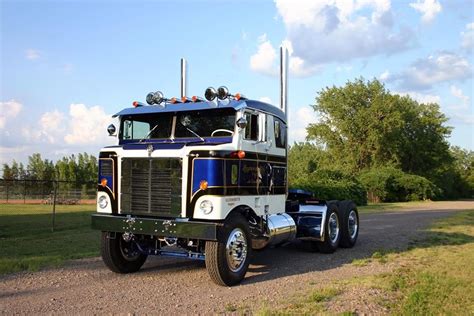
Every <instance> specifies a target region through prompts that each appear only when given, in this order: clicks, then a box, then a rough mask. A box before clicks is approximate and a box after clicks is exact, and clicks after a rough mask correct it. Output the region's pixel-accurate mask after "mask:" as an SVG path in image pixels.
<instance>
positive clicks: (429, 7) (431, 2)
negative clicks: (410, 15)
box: [410, 0, 443, 23]
mask: <svg viewBox="0 0 474 316" xmlns="http://www.w3.org/2000/svg"><path fill="white" fill-rule="evenodd" d="M410 7H412V8H413V9H415V10H416V11H418V12H420V13H421V20H422V21H423V23H429V22H431V21H433V19H434V18H435V17H436V15H437V14H438V13H440V12H441V11H442V9H443V7H442V6H441V4H440V3H439V1H438V0H417V1H416V2H412V3H410Z"/></svg>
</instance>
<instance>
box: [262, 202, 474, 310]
mask: <svg viewBox="0 0 474 316" xmlns="http://www.w3.org/2000/svg"><path fill="white" fill-rule="evenodd" d="M387 262H390V264H391V265H393V266H395V268H394V269H393V271H392V272H391V273H380V274H374V275H371V276H365V277H355V278H353V279H350V280H339V281H336V282H334V283H333V284H331V286H329V287H323V288H319V289H316V290H315V289H314V287H312V288H313V289H312V290H310V292H306V293H305V294H304V295H303V297H304V299H301V295H298V296H294V297H291V298H289V299H288V301H287V302H284V303H282V305H281V306H275V307H272V308H268V307H264V308H262V309H260V310H259V311H257V314H260V315H288V314H292V315H294V314H298V315H299V314H305V315H312V314H321V313H334V312H331V311H330V310H327V306H328V305H327V302H328V301H333V302H332V304H342V306H343V304H344V301H345V296H344V294H345V293H352V295H354V293H359V295H362V294H363V293H361V291H363V292H366V291H369V290H370V289H377V290H378V291H377V292H378V293H382V294H381V295H375V296H373V297H368V298H366V299H369V300H371V301H370V303H372V304H374V305H377V306H379V307H380V310H381V311H384V312H383V313H386V312H387V311H388V313H390V314H395V315H473V314H474V286H472V284H473V283H474V268H473V267H474V210H470V211H465V212H460V213H457V214H455V215H454V216H452V217H449V218H446V219H443V220H440V221H437V222H436V223H434V224H433V225H432V226H431V227H430V228H429V229H428V231H427V232H426V235H425V237H424V238H423V239H421V240H417V241H415V242H413V243H412V245H411V248H410V250H407V251H404V252H399V253H395V252H393V251H390V250H379V251H376V252H374V254H373V255H372V256H371V257H369V258H362V259H355V260H354V261H353V262H352V264H353V265H354V266H356V267H362V266H367V265H377V264H384V263H387ZM356 295H357V294H356ZM361 304H363V303H362V302H361ZM364 304H367V301H366V302H365V303H364ZM340 306H341V305H340ZM354 312H355V311H346V312H344V313H343V314H344V315H352V314H354Z"/></svg>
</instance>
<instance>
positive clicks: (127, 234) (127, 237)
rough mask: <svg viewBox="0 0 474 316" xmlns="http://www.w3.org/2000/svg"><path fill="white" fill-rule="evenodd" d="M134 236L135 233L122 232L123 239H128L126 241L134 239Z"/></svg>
mask: <svg viewBox="0 0 474 316" xmlns="http://www.w3.org/2000/svg"><path fill="white" fill-rule="evenodd" d="M133 237H135V236H134V235H133V233H123V234H122V238H123V240H124V241H126V242H130V241H131V240H132V239H133Z"/></svg>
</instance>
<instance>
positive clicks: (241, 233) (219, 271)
mask: <svg viewBox="0 0 474 316" xmlns="http://www.w3.org/2000/svg"><path fill="white" fill-rule="evenodd" d="M223 229H224V231H223V232H224V233H223V240H224V241H206V268H207V271H208V273H209V276H210V277H211V279H212V281H214V282H215V283H216V284H218V285H223V286H232V285H235V284H238V283H240V281H242V280H243V278H244V277H245V274H246V273H247V269H248V266H249V260H250V255H251V251H252V247H251V244H252V241H251V239H250V232H249V228H248V223H247V220H246V219H245V218H244V217H243V216H242V215H240V214H236V215H232V216H231V217H230V218H228V219H227V220H226V223H225V224H224V228H223Z"/></svg>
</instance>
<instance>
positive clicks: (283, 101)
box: [280, 45, 288, 119]
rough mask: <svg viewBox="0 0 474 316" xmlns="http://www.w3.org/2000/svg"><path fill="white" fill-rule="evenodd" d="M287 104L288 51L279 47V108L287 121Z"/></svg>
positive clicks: (283, 47)
mask: <svg viewBox="0 0 474 316" xmlns="http://www.w3.org/2000/svg"><path fill="white" fill-rule="evenodd" d="M287 103H288V49H287V48H286V47H285V46H283V45H282V46H280V108H281V110H282V111H283V113H285V117H286V118H287V119H288V113H287Z"/></svg>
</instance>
